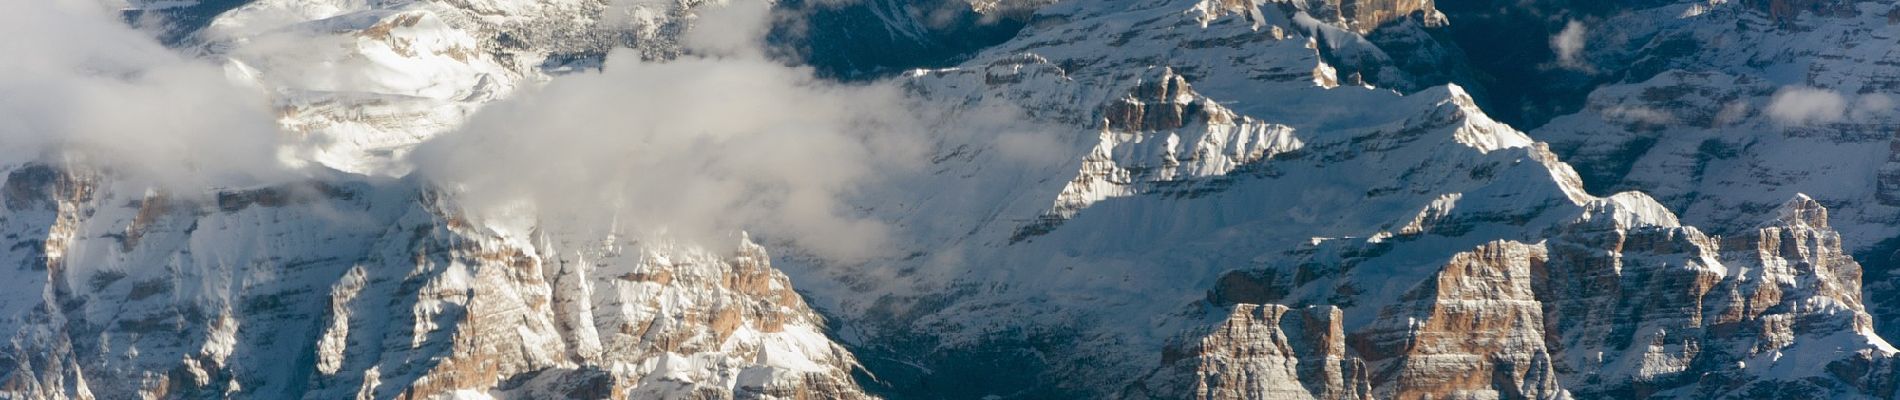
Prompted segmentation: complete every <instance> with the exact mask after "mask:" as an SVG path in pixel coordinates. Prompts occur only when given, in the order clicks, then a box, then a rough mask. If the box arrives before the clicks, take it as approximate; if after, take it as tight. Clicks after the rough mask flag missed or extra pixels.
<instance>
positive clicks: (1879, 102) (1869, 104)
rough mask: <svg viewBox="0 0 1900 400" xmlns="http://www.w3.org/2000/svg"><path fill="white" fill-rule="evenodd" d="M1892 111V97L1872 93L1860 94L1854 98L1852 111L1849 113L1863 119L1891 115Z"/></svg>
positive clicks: (1855, 117)
mask: <svg viewBox="0 0 1900 400" xmlns="http://www.w3.org/2000/svg"><path fill="white" fill-rule="evenodd" d="M1893 113H1894V101H1893V98H1892V97H1888V96H1887V95H1884V94H1879V93H1873V94H1866V95H1861V96H1860V98H1858V99H1855V100H1854V111H1852V112H1851V113H1850V114H1851V115H1852V117H1853V118H1854V119H1856V120H1862V121H1865V120H1870V119H1878V118H1882V117H1888V116H1892V115H1893Z"/></svg>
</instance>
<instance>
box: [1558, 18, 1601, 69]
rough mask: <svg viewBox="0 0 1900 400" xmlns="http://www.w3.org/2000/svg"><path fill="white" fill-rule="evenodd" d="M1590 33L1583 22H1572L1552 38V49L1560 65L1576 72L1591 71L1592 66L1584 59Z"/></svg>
mask: <svg viewBox="0 0 1900 400" xmlns="http://www.w3.org/2000/svg"><path fill="white" fill-rule="evenodd" d="M1589 32H1590V31H1589V29H1588V28H1586V27H1584V26H1583V23H1582V22H1577V21H1570V23H1568V24H1564V30H1563V31H1559V32H1557V35H1556V36H1552V37H1551V38H1550V49H1551V50H1553V51H1556V52H1557V64H1558V65H1561V66H1563V67H1564V68H1569V69H1575V70H1584V71H1588V70H1590V69H1591V67H1590V64H1589V63H1588V62H1586V61H1584V59H1583V46H1584V42H1585V41H1586V40H1587V39H1588V37H1587V35H1588V34H1589Z"/></svg>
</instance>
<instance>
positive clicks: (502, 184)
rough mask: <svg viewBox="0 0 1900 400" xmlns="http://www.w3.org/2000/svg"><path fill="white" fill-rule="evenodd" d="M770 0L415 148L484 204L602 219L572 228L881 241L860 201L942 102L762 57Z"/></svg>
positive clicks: (713, 241) (902, 168) (499, 209)
mask: <svg viewBox="0 0 1900 400" xmlns="http://www.w3.org/2000/svg"><path fill="white" fill-rule="evenodd" d="M766 7H767V6H766V5H765V4H764V2H735V3H733V4H731V5H729V6H726V7H724V8H712V9H702V10H701V11H700V13H701V15H700V16H699V17H698V18H697V19H696V20H695V21H694V23H693V25H694V27H693V28H692V31H691V33H689V34H688V36H687V37H686V39H685V40H684V41H683V42H684V43H685V44H686V45H687V49H686V50H687V52H686V54H687V55H684V56H681V57H680V58H678V59H675V60H672V61H666V62H651V61H643V60H641V59H640V57H639V56H638V55H637V54H633V52H632V51H630V50H622V51H616V52H613V53H610V54H609V56H608V61H607V63H606V67H605V68H604V70H603V71H601V72H598V73H582V74H574V75H567V76H563V77H560V78H557V79H555V80H554V81H552V82H550V83H548V84H547V85H546V86H545V87H541V88H538V89H527V90H524V91H522V92H520V93H518V94H517V96H516V97H514V98H511V99H508V100H503V101H500V102H497V103H495V104H491V105H490V106H488V107H487V108H485V109H484V110H483V111H481V112H479V113H477V114H476V115H475V116H474V117H473V118H472V119H471V120H470V121H469V122H468V123H467V124H465V125H464V127H463V128H462V129H460V130H458V131H456V132H451V133H447V134H444V135H441V136H439V137H437V138H436V139H434V140H431V141H430V142H426V143H424V144H423V145H421V146H420V147H419V148H418V149H417V150H416V151H415V152H414V153H413V154H412V161H413V162H414V163H415V164H416V166H417V171H418V172H419V173H421V174H423V175H424V176H425V177H427V178H429V179H432V180H435V181H437V182H440V183H442V184H443V185H445V186H446V187H450V188H452V189H453V190H456V191H458V192H459V195H460V198H461V199H462V201H463V205H464V206H466V207H468V209H469V210H470V211H472V212H474V213H476V216H477V217H483V214H484V213H490V214H491V215H490V216H492V217H497V218H499V217H503V216H504V215H506V214H509V213H513V215H507V216H511V217H516V218H518V217H520V216H521V213H523V211H521V210H522V209H523V207H524V206H525V207H526V208H529V209H532V211H526V213H529V214H533V217H532V218H535V219H538V220H540V221H542V223H544V224H547V223H576V224H582V225H587V224H593V225H592V226H574V227H564V228H566V229H579V230H590V229H591V230H594V231H596V232H598V231H600V230H615V231H617V232H620V233H633V234H652V235H661V234H663V235H665V236H667V237H669V238H672V239H678V240H686V241H691V242H697V243H699V244H702V245H708V246H718V245H721V244H724V243H728V242H730V241H731V240H730V239H729V238H730V235H732V234H733V233H734V232H735V231H738V230H745V231H749V232H752V233H754V234H755V235H759V236H763V237H765V238H767V239H771V240H789V241H792V242H793V243H794V244H796V245H797V246H798V247H800V248H802V249H805V250H808V251H811V252H812V253H814V254H816V255H819V256H823V257H828V258H833V259H858V258H862V257H868V256H873V255H879V252H880V251H882V250H883V249H884V248H887V247H888V246H889V245H891V244H892V243H891V241H892V240H895V239H892V237H894V236H896V235H894V234H893V228H892V227H891V226H889V225H887V224H885V223H884V222H881V221H878V220H874V219H872V218H869V217H865V216H863V214H865V213H863V212H861V211H859V210H855V209H853V208H852V207H851V205H850V204H852V202H851V199H853V197H854V196H859V195H861V193H862V192H863V190H864V189H865V188H867V187H868V186H867V185H875V184H878V183H879V182H882V181H885V180H887V179H891V178H892V177H895V176H902V175H903V174H906V173H910V172H914V171H917V170H920V169H921V167H922V166H923V165H926V164H927V163H928V159H929V156H928V155H927V154H926V153H927V150H928V149H929V141H928V139H927V138H928V136H927V135H926V134H925V132H924V131H925V129H926V127H928V126H931V124H930V123H929V120H931V119H933V118H945V117H947V116H944V115H937V114H932V113H929V112H921V111H919V110H923V109H924V108H921V107H915V106H913V104H912V102H913V100H912V99H910V98H909V97H908V96H907V95H906V94H905V92H904V90H903V89H902V88H901V87H899V86H898V85H896V84H893V83H890V82H882V83H872V84H840V83H834V82H829V81H825V80H821V79H819V78H816V77H815V76H814V75H813V72H812V71H811V69H809V68H803V67H788V66H785V65H782V64H780V63H778V62H776V61H773V60H770V59H768V58H766V57H765V56H764V55H763V54H764V52H763V50H762V48H763V45H762V44H761V42H760V41H761V40H762V39H763V38H762V35H763V33H764V29H763V27H764V26H766V25H765V24H767V23H768V22H769V20H768V19H769V18H770V15H769V13H767V12H766ZM977 118H982V119H995V120H1007V119H1008V117H1007V116H1003V117H994V118H992V117H977ZM1010 140H1012V141H1015V142H1018V143H1031V144H1039V143H1038V142H1035V141H1034V140H1032V139H1028V138H1013V139H1010ZM511 210H512V211H511ZM628 230H632V232H627V231H628Z"/></svg>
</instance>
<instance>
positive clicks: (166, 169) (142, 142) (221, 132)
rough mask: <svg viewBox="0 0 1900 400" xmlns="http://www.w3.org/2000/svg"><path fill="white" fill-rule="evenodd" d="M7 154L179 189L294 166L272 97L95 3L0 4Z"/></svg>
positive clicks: (235, 181) (4, 160) (1, 123)
mask: <svg viewBox="0 0 1900 400" xmlns="http://www.w3.org/2000/svg"><path fill="white" fill-rule="evenodd" d="M0 37H4V38H6V39H5V40H0V54H6V55H7V56H5V57H6V61H4V62H0V143H5V145H4V146H0V164H19V163H25V162H34V161H65V160H84V161H83V162H85V163H88V164H91V165H93V166H95V167H101V168H105V169H108V170H111V171H113V173H115V174H118V175H119V176H122V177H125V178H128V179H141V180H150V182H151V183H152V184H157V185H161V186H164V187H167V188H170V189H177V190H183V191H190V190H191V189H194V188H202V187H204V186H224V185H244V184H249V183H255V182H259V181H260V180H264V179H271V178H275V177H280V176H281V175H283V174H285V173H287V172H286V170H285V169H284V168H283V164H282V163H281V162H280V161H278V156H277V154H278V151H279V146H278V144H279V141H280V140H281V139H282V138H281V133H280V131H279V130H278V128H277V125H276V123H275V122H274V121H273V118H272V113H271V111H270V109H269V106H268V104H269V103H268V102H267V101H266V100H265V99H264V98H263V96H262V94H261V93H259V92H258V91H256V90H254V89H249V88H244V87H238V86H236V85H234V84H232V81H231V80H230V79H229V78H227V77H226V75H225V74H224V71H223V70H222V69H221V68H220V67H218V66H216V65H213V64H211V63H209V62H206V61H203V60H196V59H191V58H188V57H184V56H182V55H180V54H178V53H176V52H174V51H172V50H171V49H168V48H165V47H164V46H163V45H160V44H159V43H158V42H157V41H156V40H154V39H152V38H151V37H150V36H149V35H147V34H145V33H141V32H139V31H137V30H134V29H132V28H131V27H129V26H127V25H126V24H125V23H123V22H121V21H120V20H118V17H117V16H116V15H115V13H113V12H112V11H110V10H107V9H105V8H103V7H101V6H100V5H99V4H98V3H96V2H86V1H28V2H21V3H19V4H13V5H11V6H9V7H8V10H7V12H5V13H0Z"/></svg>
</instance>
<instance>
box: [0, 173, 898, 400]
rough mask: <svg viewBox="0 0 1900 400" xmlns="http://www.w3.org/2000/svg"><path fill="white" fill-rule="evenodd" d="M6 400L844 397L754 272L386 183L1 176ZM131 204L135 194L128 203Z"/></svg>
mask: <svg viewBox="0 0 1900 400" xmlns="http://www.w3.org/2000/svg"><path fill="white" fill-rule="evenodd" d="M5 187H6V188H8V190H7V192H6V203H7V204H8V207H7V208H6V212H5V213H4V214H0V221H4V223H5V224H6V226H8V227H9V231H8V232H9V234H8V239H7V241H8V243H9V245H8V246H7V247H8V248H9V249H10V250H9V251H8V252H7V253H5V257H6V260H7V262H6V265H11V266H13V267H12V268H15V269H16V271H17V274H16V276H17V277H18V278H19V279H16V280H14V281H13V283H11V284H10V285H11V286H9V287H10V289H9V290H8V291H7V292H8V293H10V294H9V295H8V297H7V299H5V300H0V303H3V304H5V305H6V307H7V309H8V310H9V311H8V314H7V315H9V317H8V319H7V320H6V321H7V324H9V325H10V326H15V327H17V328H16V331H15V333H14V335H13V336H12V338H13V340H12V341H11V344H10V345H9V348H8V350H7V352H6V355H5V360H6V362H5V365H6V371H5V374H6V375H5V376H6V378H5V382H6V383H5V385H4V388H5V391H6V393H7V395H9V396H16V397H21V398H133V397H143V398H259V397H269V398H299V397H301V398H378V399H381V398H417V399H420V398H439V397H445V396H458V398H463V397H467V396H477V397H479V396H478V395H486V394H490V393H492V394H496V395H504V396H522V397H534V398H575V399H592V398H678V399H689V398H857V397H864V395H863V394H862V393H861V392H860V391H858V389H856V385H855V384H853V383H852V382H851V380H850V378H849V376H848V371H849V370H850V368H852V365H854V361H853V359H852V357H851V355H850V354H849V353H847V352H845V351H844V350H843V349H842V348H840V347H838V346H837V345H835V344H833V343H832V342H831V341H829V340H827V339H826V338H825V336H824V334H823V333H822V332H823V329H824V328H823V326H822V321H821V320H820V319H819V317H818V316H817V315H816V314H815V313H813V312H812V311H811V309H810V308H808V307H807V306H806V305H805V303H804V302H803V301H802V300H801V299H800V298H799V297H798V296H797V295H796V294H795V293H793V292H792V291H791V286H790V282H789V281H787V280H786V278H785V276H784V275H783V274H780V273H778V272H777V271H776V270H773V269H772V268H771V267H770V263H769V261H768V260H769V256H768V255H767V254H766V253H765V251H764V250H763V249H762V248H759V247H758V246H757V245H754V244H751V243H750V242H745V241H744V239H737V240H740V241H742V244H741V245H740V246H739V250H738V251H737V252H736V253H733V254H718V253H712V252H708V251H705V250H700V249H696V248H691V247H681V246H672V245H668V244H665V243H653V242H639V241H631V240H627V239H621V238H613V237H608V238H605V239H604V240H603V239H598V238H596V239H593V240H584V239H582V238H573V237H553V236H548V235H526V234H519V235H517V234H507V233H501V232H497V231H494V230H492V229H488V228H483V227H479V226H475V225H471V224H470V221H468V220H466V219H464V218H463V217H461V216H460V214H459V212H457V211H455V208H454V205H453V202H452V201H450V200H446V199H442V198H440V197H438V196H435V195H434V194H432V193H429V192H417V191H413V190H411V189H407V188H406V185H401V184H397V183H394V182H362V181H347V180H346V181H330V182H313V183H310V184H302V185H291V186H284V187H268V188H259V189H253V190H245V191H231V192H225V193H219V194H217V195H216V196H215V197H209V198H190V197H183V196H172V195H166V194H151V193H146V194H144V195H127V194H126V191H125V188H126V187H128V186H124V185H120V184H117V183H115V182H114V181H112V180H109V179H106V178H105V177H103V176H101V175H98V174H92V173H86V172H79V170H73V169H63V168H54V167H48V166H26V167H21V168H18V169H12V170H9V171H8V174H7V180H6V185H5ZM135 193H136V192H135Z"/></svg>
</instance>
